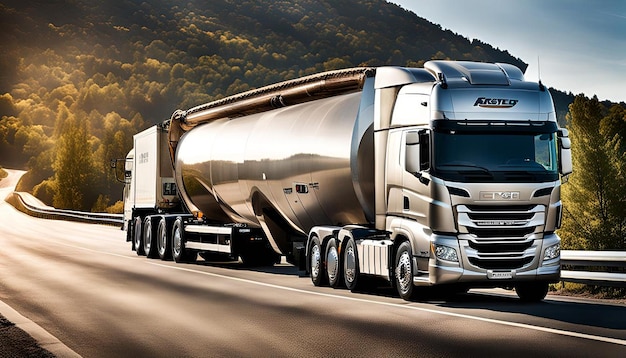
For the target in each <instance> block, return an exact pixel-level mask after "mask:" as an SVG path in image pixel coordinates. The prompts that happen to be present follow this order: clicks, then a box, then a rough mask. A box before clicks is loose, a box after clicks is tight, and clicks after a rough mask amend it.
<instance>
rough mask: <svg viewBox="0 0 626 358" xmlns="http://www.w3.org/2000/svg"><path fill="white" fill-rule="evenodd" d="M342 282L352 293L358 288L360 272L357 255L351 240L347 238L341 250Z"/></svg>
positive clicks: (354, 244)
mask: <svg viewBox="0 0 626 358" xmlns="http://www.w3.org/2000/svg"><path fill="white" fill-rule="evenodd" d="M342 261H343V281H344V282H345V284H346V288H347V289H348V290H350V291H352V292H354V291H356V290H357V289H358V287H359V280H360V275H361V272H360V270H359V254H358V251H357V248H356V243H355V242H354V239H353V238H347V239H346V243H345V246H344V249H343V260H342Z"/></svg>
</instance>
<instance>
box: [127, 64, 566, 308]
mask: <svg viewBox="0 0 626 358" xmlns="http://www.w3.org/2000/svg"><path fill="white" fill-rule="evenodd" d="M125 169H126V174H125V182H126V186H125V202H124V203H125V227H126V229H127V233H128V235H127V240H129V241H132V242H133V248H134V249H135V250H136V251H137V253H138V254H146V255H148V256H150V257H156V256H158V257H160V258H162V259H168V258H170V257H171V258H173V259H174V260H176V261H177V262H180V261H193V260H195V259H196V257H197V254H198V253H200V255H201V256H203V255H205V256H206V255H213V254H216V253H217V254H219V253H221V254H225V255H228V256H229V257H241V258H242V261H243V262H244V263H246V262H248V263H250V264H270V265H271V264H273V263H275V262H278V260H280V259H281V257H285V259H286V261H287V262H289V263H292V264H294V265H297V266H298V267H299V268H300V269H302V270H305V271H306V272H307V273H308V276H310V279H311V281H312V283H313V284H314V285H316V286H320V285H329V286H331V287H344V286H345V287H347V288H348V289H349V290H351V291H355V290H358V289H359V287H360V285H362V284H363V282H365V281H366V278H367V277H376V278H378V279H383V280H385V281H386V282H388V283H389V284H390V285H391V286H393V287H395V289H396V290H397V292H398V294H399V296H400V297H401V298H403V299H405V300H411V299H413V298H414V297H415V295H416V294H418V293H419V292H420V288H421V287H424V286H440V287H451V288H454V289H460V290H467V289H469V288H478V287H506V288H514V289H515V291H516V293H517V295H518V296H519V298H520V299H521V300H524V301H539V300H542V299H543V298H544V297H545V295H546V294H547V291H548V285H549V284H550V283H553V282H557V281H558V280H559V278H560V238H559V237H558V235H557V233H556V230H557V229H558V228H559V227H560V224H561V217H562V202H561V200H560V186H561V184H562V183H564V182H566V179H567V176H568V175H569V174H570V173H571V172H572V160H571V143H570V140H569V138H568V131H567V130H566V129H563V128H559V126H558V123H557V119H556V112H555V109H554V105H553V102H552V98H551V95H550V92H549V91H548V90H547V89H546V87H545V86H544V85H543V84H542V83H541V81H538V82H534V81H527V80H526V79H525V78H524V74H523V72H522V71H521V70H520V69H519V68H518V67H516V66H514V65H510V64H504V63H482V62H469V61H441V60H433V61H428V62H426V63H425V64H424V66H423V67H422V68H408V67H394V66H383V67H357V68H349V69H343V70H335V71H329V72H323V73H319V74H313V75H309V76H305V77H302V78H298V79H294V80H290V81H285V82H280V83H277V84H274V85H269V86H265V87H262V88H259V89H255V90H251V91H247V92H244V93H240V94H236V95H233V96H230V97H226V98H223V99H220V100H216V101H213V102H209V103H206V104H203V105H200V106H197V107H193V108H191V109H188V110H177V111H175V112H174V114H173V115H172V116H171V118H170V119H169V120H167V121H165V122H163V123H162V124H159V125H157V126H154V127H152V128H149V129H147V130H146V131H144V132H141V133H139V134H137V135H135V136H134V148H133V150H131V152H130V153H129V156H128V158H126V168H125ZM154 246H156V248H154ZM203 257H204V256H203Z"/></svg>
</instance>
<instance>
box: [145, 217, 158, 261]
mask: <svg viewBox="0 0 626 358" xmlns="http://www.w3.org/2000/svg"><path fill="white" fill-rule="evenodd" d="M155 244H156V242H155V238H154V230H152V218H151V217H149V216H148V217H146V218H145V219H144V221H143V251H144V252H145V254H146V256H148V257H149V258H151V259H153V258H155V257H156V245H155Z"/></svg>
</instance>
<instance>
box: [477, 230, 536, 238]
mask: <svg viewBox="0 0 626 358" xmlns="http://www.w3.org/2000/svg"><path fill="white" fill-rule="evenodd" d="M467 231H468V232H469V233H470V234H472V235H476V236H477V237H479V238H489V239H491V238H496V237H524V236H526V235H528V234H532V233H533V232H534V231H535V228H534V227H523V228H486V229H483V228H475V227H468V228H467Z"/></svg>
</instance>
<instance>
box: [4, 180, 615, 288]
mask: <svg viewBox="0 0 626 358" xmlns="http://www.w3.org/2000/svg"><path fill="white" fill-rule="evenodd" d="M22 195H24V193H19V192H13V193H12V194H9V196H8V197H7V198H6V201H7V202H9V203H10V204H11V205H13V206H14V207H15V208H16V209H18V210H20V211H22V212H25V213H26V214H28V215H31V216H34V217H39V218H44V219H54V220H69V221H78V222H87V223H93V224H104V225H121V224H123V222H124V216H123V215H122V214H106V213H87V212H81V211H71V210H59V209H54V208H39V207H35V206H33V205H30V204H28V203H27V202H26V201H25V200H24V198H23V197H22ZM561 267H564V268H570V267H581V268H585V269H592V271H584V270H569V269H568V270H563V269H562V270H561V281H565V282H575V283H583V284H587V285H597V286H610V287H626V270H621V272H607V271H608V270H605V269H606V268H622V269H623V268H626V251H583V250H561Z"/></svg>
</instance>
